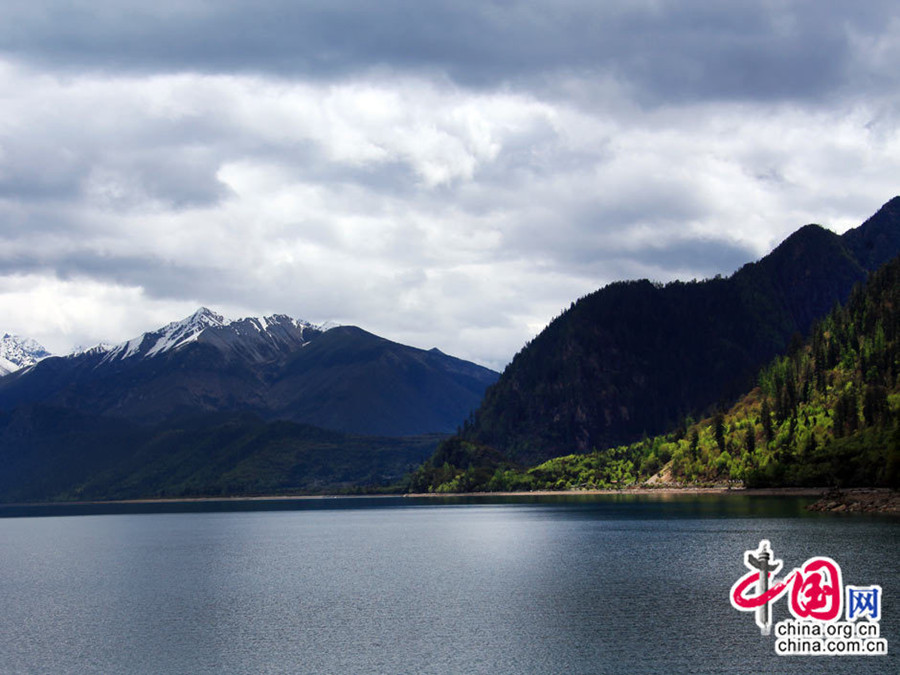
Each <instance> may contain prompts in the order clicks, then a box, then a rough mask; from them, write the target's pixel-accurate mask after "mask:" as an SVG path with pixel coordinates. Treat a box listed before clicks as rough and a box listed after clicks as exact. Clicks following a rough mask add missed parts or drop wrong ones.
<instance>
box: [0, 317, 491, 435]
mask: <svg viewBox="0 0 900 675" xmlns="http://www.w3.org/2000/svg"><path fill="white" fill-rule="evenodd" d="M497 377H498V374H497V373H495V372H494V371H491V370H489V369H487V368H483V367H481V366H478V365H475V364H473V363H469V362H466V361H463V360H460V359H456V358H453V357H451V356H447V355H446V354H443V353H441V352H440V351H438V350H436V349H433V350H431V351H425V350H421V349H415V348H413V347H407V346H405V345H401V344H398V343H395V342H391V341H389V340H385V339H383V338H380V337H378V336H376V335H372V334H371V333H367V332H366V331H364V330H362V329H360V328H356V327H352V326H339V327H335V328H331V329H330V330H323V329H321V328H319V327H316V326H313V325H312V324H309V323H307V322H304V321H300V320H297V319H293V318H291V317H288V316H285V315H275V316H269V317H259V318H246V319H240V320H237V321H231V320H228V319H225V318H224V317H222V316H221V315H219V314H216V313H215V312H213V311H211V310H209V309H206V308H201V309H199V310H197V312H195V313H194V314H193V315H191V316H189V317H187V318H185V319H183V320H181V321H176V322H173V323H170V324H168V325H167V326H164V327H162V328H160V329H158V330H155V331H152V332H149V333H145V334H143V335H141V336H139V337H137V338H134V339H133V340H129V341H128V342H124V343H122V344H120V345H118V346H114V347H96V348H93V349H89V350H87V351H83V352H79V353H76V354H71V355H68V356H64V357H51V358H44V359H43V360H41V361H39V362H36V363H33V364H32V365H31V366H30V367H27V368H23V369H20V370H18V371H16V372H14V373H12V374H10V375H7V376H6V377H3V378H2V379H0V409H2V410H12V409H14V408H16V407H19V406H22V405H25V404H42V405H48V406H54V407H57V408H63V409H69V410H73V411H77V412H80V413H84V414H90V415H95V416H101V417H108V418H116V419H121V420H126V421H129V422H135V423H138V424H147V425H158V424H160V423H163V422H165V421H166V420H170V419H176V418H183V417H187V416H191V415H199V414H209V413H222V412H232V413H238V412H240V413H252V414H254V415H257V416H258V417H260V418H261V419H266V420H275V419H278V420H288V421H292V422H297V423H303V424H312V425H316V426H320V427H325V428H328V429H334V430H337V431H343V432H350V433H361V434H377V435H383V436H409V435H415V434H423V433H435V432H437V433H447V432H452V431H454V430H456V428H457V427H458V426H459V424H460V423H461V422H462V421H463V420H464V419H465V418H466V415H468V413H469V412H470V411H471V410H472V409H473V408H475V406H477V405H478V403H479V402H480V400H481V397H482V395H483V393H484V390H485V388H486V387H487V386H488V385H489V384H491V383H493V382H494V381H496V379H497Z"/></svg>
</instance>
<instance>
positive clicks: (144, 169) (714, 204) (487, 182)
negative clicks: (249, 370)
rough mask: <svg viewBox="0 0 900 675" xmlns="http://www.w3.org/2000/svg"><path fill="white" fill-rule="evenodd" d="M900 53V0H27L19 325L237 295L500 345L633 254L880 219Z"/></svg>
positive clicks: (77, 327) (630, 271)
mask: <svg viewBox="0 0 900 675" xmlns="http://www.w3.org/2000/svg"><path fill="white" fill-rule="evenodd" d="M898 64H900V10H898V8H897V5H896V2H894V0H884V1H880V0H875V1H871V2H866V3H851V2H824V1H821V0H815V1H812V0H811V1H809V2H805V1H799V0H798V1H795V2H789V1H788V2H773V1H762V0H760V1H757V2H742V3H723V2H715V1H708V2H701V1H682V2H670V1H666V0H645V1H637V0H627V1H625V0H622V1H606V2H602V3H598V2H595V1H581V0H569V1H562V2H561V1H560V0H555V1H554V2H552V3H551V2H536V1H527V2H516V1H503V2H488V1H485V0H479V1H477V2H467V1H463V0H454V1H453V2H449V1H448V2H444V1H443V0H440V1H432V2H419V1H416V2H399V1H391V0H386V1H385V2H379V3H370V2H359V1H358V0H342V1H338V2H336V1H335V0H328V1H327V2H326V1H324V0H323V1H321V2H295V1H288V0H284V1H272V2H250V1H249V0H248V1H246V2H244V1H238V0H234V1H227V0H217V1H211V0H204V1H200V0H193V1H190V0H178V1H177V2H176V1H169V0H157V1H156V2H153V3H146V2H141V3H131V2H122V1H121V0H116V1H113V0H110V1H109V2H102V1H99V0H91V1H90V2H72V1H71V0H67V1H66V2H52V1H47V0H38V1H37V2H35V1H30V2H17V1H15V0H14V1H13V2H6V3H4V4H3V7H2V9H0V331H8V332H15V333H19V334H22V335H26V336H30V337H34V338H36V339H38V340H39V341H41V342H43V343H44V344H45V345H46V346H47V347H48V348H50V349H51V350H54V351H57V352H63V351H66V350H68V349H69V348H71V347H72V346H73V345H75V344H82V345H86V344H93V343H96V342H98V341H101V340H104V341H121V340H125V339H128V338H130V337H133V336H134V335H137V334H139V333H140V332H142V331H145V330H149V329H152V328H155V327H157V326H159V325H162V324H164V323H167V322H168V321H171V320H175V319H178V318H181V317H183V316H186V315H188V314H190V313H191V312H193V311H194V310H195V309H196V308H197V307H198V306H200V305H207V306H209V307H211V308H214V309H216V310H218V311H220V312H222V313H224V314H226V315H229V316H233V317H239V316H247V315H260V314H270V313H286V314H290V315H292V316H295V317H298V318H304V319H307V320H310V321H313V322H320V321H325V320H332V321H337V322H340V323H352V324H356V325H359V326H361V327H363V328H366V329H368V330H371V331H372V332H375V333H378V334H380V335H383V336H385V337H388V338H391V339H394V340H398V341H401V342H404V343H407V344H412V345H415V346H419V347H423V348H430V347H432V346H436V347H439V348H440V349H442V350H443V351H445V352H448V353H452V354H455V355H458V356H462V357H464V358H469V359H473V360H475V361H478V362H480V363H483V364H485V365H489V366H492V367H495V368H498V369H500V368H502V366H503V365H505V363H506V362H507V361H508V360H509V359H510V358H511V357H512V356H513V354H514V353H515V352H516V351H517V350H518V349H520V348H521V346H522V345H523V344H524V343H525V341H526V340H528V339H530V338H531V337H533V336H534V335H535V334H536V333H537V332H538V331H539V330H540V329H541V328H542V327H543V326H544V325H546V323H547V322H548V321H549V320H550V319H552V318H553V316H555V315H556V314H558V313H559V312H560V311H561V310H562V309H563V308H565V307H567V306H568V305H569V303H570V302H571V301H572V300H574V299H576V298H578V297H580V296H582V295H584V294H586V293H589V292H591V291H593V290H595V289H597V288H599V287H601V286H603V285H604V284H606V283H608V282H610V281H614V280H617V279H625V278H640V277H648V278H651V279H654V280H659V281H668V280H671V279H675V278H682V279H690V278H695V277H696V278H703V277H707V276H712V275H715V274H718V273H721V274H729V273H731V272H733V271H734V270H735V269H737V268H738V267H740V265H741V264H743V263H744V262H748V261H750V260H754V259H757V258H759V257H761V256H762V255H764V254H765V253H766V252H768V251H769V250H770V249H771V248H772V247H773V246H774V245H776V244H777V243H778V242H779V241H781V240H782V239H783V238H784V237H785V236H787V235H788V234H789V233H790V232H792V231H793V230H795V229H797V228H798V227H799V226H801V225H803V224H805V223H808V222H818V223H822V224H824V225H826V226H828V227H830V228H831V229H833V230H835V231H837V232H843V231H844V230H846V229H847V228H849V227H853V226H856V225H858V224H860V223H861V222H862V221H863V220H864V219H865V218H866V217H868V216H869V215H871V214H872V213H874V212H875V211H876V210H877V209H878V208H879V207H880V206H881V204H883V203H884V202H886V201H887V200H888V199H890V198H891V197H893V196H895V195H897V194H898V193H900V181H898V177H900V126H898V123H900V75H898V72H900V68H898V67H897V65H898Z"/></svg>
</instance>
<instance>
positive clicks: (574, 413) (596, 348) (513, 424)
mask: <svg viewBox="0 0 900 675" xmlns="http://www.w3.org/2000/svg"><path fill="white" fill-rule="evenodd" d="M898 232H900V198H894V199H892V200H890V201H889V202H888V203H887V204H885V205H884V206H883V207H882V208H881V209H880V210H879V211H878V212H877V213H876V214H875V215H873V216H872V217H871V218H869V219H867V220H866V221H865V223H863V224H862V225H860V226H859V227H858V228H854V229H853V230H850V231H849V232H847V233H845V234H844V235H838V234H835V233H834V232H831V231H830V230H827V229H825V228H823V227H821V226H819V225H807V226H804V227H801V228H799V229H798V230H797V231H796V232H794V233H793V234H791V235H790V236H789V237H787V238H786V239H785V240H784V241H783V242H782V243H781V244H779V245H778V246H777V247H776V248H775V249H774V250H773V251H772V252H770V253H769V254H768V255H766V256H765V257H763V258H762V259H760V260H758V261H756V262H754V263H748V264H746V265H744V266H743V267H741V268H740V269H739V270H737V271H736V272H735V273H734V274H732V275H731V276H729V277H727V278H716V279H708V280H705V281H702V282H681V281H676V282H671V283H669V284H666V285H662V284H654V283H651V282H649V281H647V280H641V281H633V282H615V283H613V284H610V285H608V286H606V287H604V288H602V289H600V290H598V291H595V292H594V293H591V294H589V295H587V296H584V297H583V298H581V299H579V300H578V301H576V302H574V303H572V305H571V306H570V307H569V308H568V309H567V310H565V311H564V312H563V313H562V314H561V315H560V316H559V317H557V318H556V319H554V321H552V322H551V323H550V325H548V326H547V327H546V328H545V329H544V330H543V331H542V332H541V333H540V334H539V335H538V336H536V337H535V338H534V339H533V340H532V341H531V342H529V343H528V345H526V346H525V347H524V348H523V349H522V350H521V351H520V352H519V353H518V354H517V355H516V356H515V357H514V358H513V360H512V362H511V363H510V364H509V365H508V366H507V368H506V370H505V371H504V372H503V374H502V375H501V377H500V379H499V380H498V382H497V383H496V384H495V385H493V386H492V387H490V388H489V389H488V391H487V392H486V394H485V398H484V400H483V402H482V404H481V406H480V407H479V408H478V410H477V411H476V412H475V413H474V414H473V416H472V417H471V418H470V419H469V420H468V421H467V423H466V425H465V426H464V428H463V430H462V432H461V436H460V438H461V439H462V440H465V441H469V442H472V443H477V444H481V445H485V446H489V447H492V448H495V449H497V450H499V451H500V452H501V453H503V454H504V455H505V456H507V457H508V458H510V459H512V460H514V461H519V462H524V463H533V462H535V461H541V460H544V459H549V458H550V457H554V456H559V455H561V454H567V453H570V452H580V453H583V452H590V451H591V450H592V449H599V448H603V447H610V446H615V445H620V444H622V443H628V442H632V441H634V440H637V439H638V438H640V437H641V436H642V435H643V434H650V435H653V434H657V433H663V432H665V431H666V430H667V429H668V428H672V427H673V426H674V425H676V424H677V423H679V421H680V420H682V419H683V418H684V417H685V416H687V415H697V414H701V413H702V412H703V411H704V410H706V409H708V408H709V407H710V406H713V405H715V404H717V403H723V402H727V401H729V400H732V399H733V398H734V397H736V396H738V395H739V394H740V393H741V392H742V391H743V390H745V387H746V385H747V384H748V382H749V381H750V380H751V379H752V377H754V376H755V373H756V370H757V369H758V368H759V367H760V366H761V365H762V364H764V363H765V362H766V361H767V360H768V359H770V358H772V357H773V356H775V355H776V354H777V353H779V352H781V351H783V350H784V349H786V348H787V347H788V345H789V343H790V341H791V339H792V336H798V335H803V334H805V333H806V332H807V331H808V330H809V329H810V327H811V325H812V323H813V321H814V320H815V319H817V318H819V317H821V316H824V315H825V314H826V313H827V312H828V311H829V310H830V309H831V308H832V307H833V306H834V305H835V303H840V302H843V301H845V300H846V299H847V297H848V295H849V293H850V290H851V288H852V287H853V285H854V284H856V283H859V282H860V281H863V280H864V279H865V278H866V276H867V274H868V273H869V272H870V271H872V269H873V268H872V267H870V266H871V265H877V264H878V263H879V262H880V261H881V260H884V259H885V258H886V257H888V256H889V255H890V254H891V253H892V249H891V247H893V254H894V255H895V254H896V253H897V252H898V250H900V238H898Z"/></svg>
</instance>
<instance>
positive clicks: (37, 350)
mask: <svg viewBox="0 0 900 675" xmlns="http://www.w3.org/2000/svg"><path fill="white" fill-rule="evenodd" d="M48 356H50V352H48V351H47V350H46V349H44V347H43V346H41V345H40V344H39V343H37V342H36V341H34V340H32V339H30V338H21V337H19V336H18V335H10V334H9V333H5V334H4V335H3V338H2V339H0V376H3V375H7V374H9V373H13V372H15V371H17V370H19V369H20V368H25V367H27V366H33V365H34V364H35V363H37V362H38V361H40V360H41V359H45V358H47V357H48Z"/></svg>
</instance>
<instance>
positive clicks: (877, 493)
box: [807, 488, 900, 513]
mask: <svg viewBox="0 0 900 675" xmlns="http://www.w3.org/2000/svg"><path fill="white" fill-rule="evenodd" d="M807 508H808V509H809V510H810V511H828V512H831V513H843V512H846V513H900V492H898V491H897V490H889V489H873V488H853V489H847V490H829V491H828V492H826V493H825V494H824V495H823V496H822V498H821V499H820V500H819V501H817V502H815V503H813V504H810V505H809V506H808V507H807Z"/></svg>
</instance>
